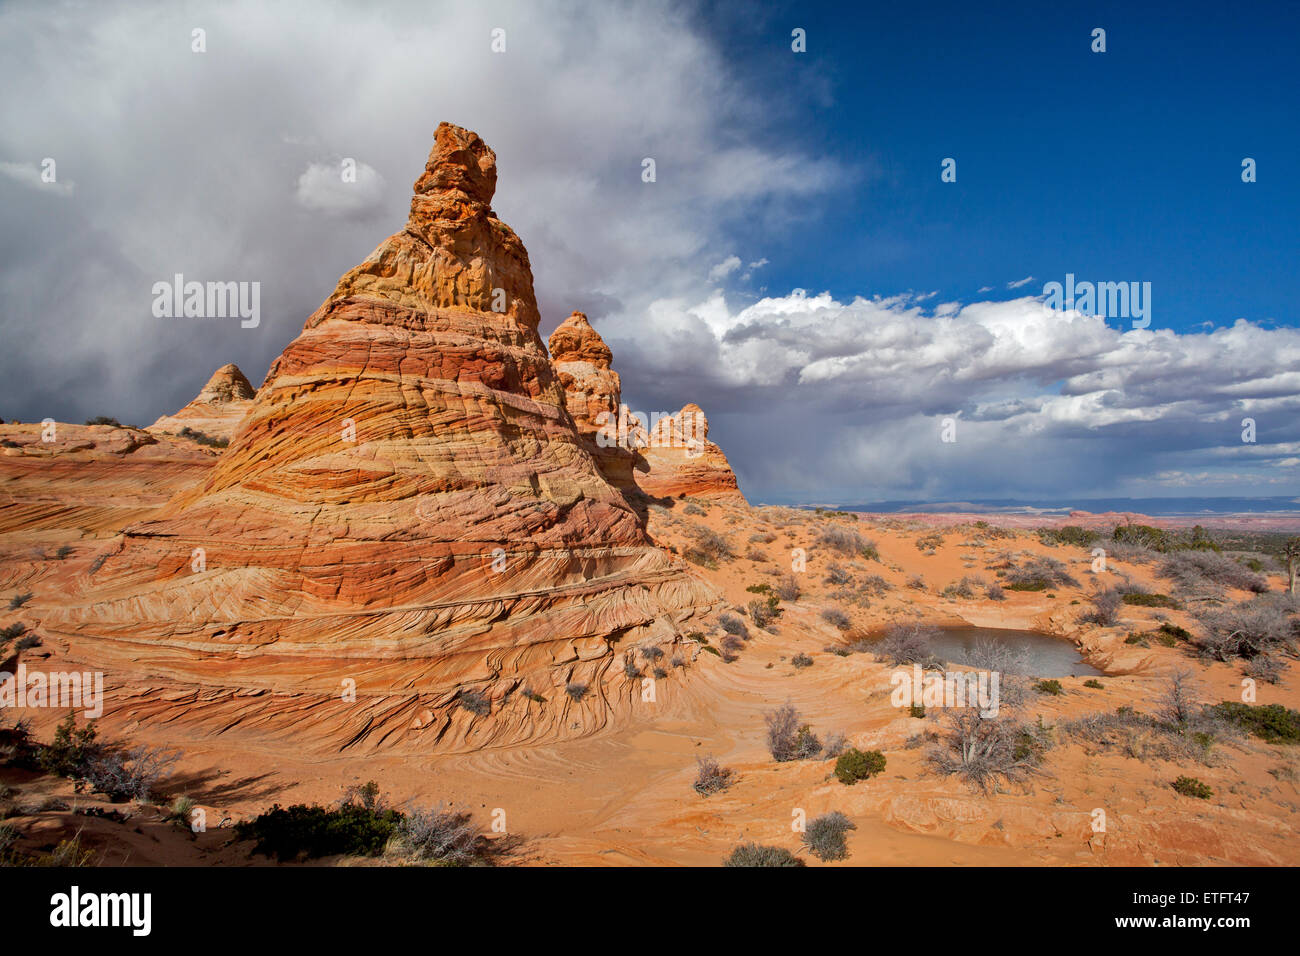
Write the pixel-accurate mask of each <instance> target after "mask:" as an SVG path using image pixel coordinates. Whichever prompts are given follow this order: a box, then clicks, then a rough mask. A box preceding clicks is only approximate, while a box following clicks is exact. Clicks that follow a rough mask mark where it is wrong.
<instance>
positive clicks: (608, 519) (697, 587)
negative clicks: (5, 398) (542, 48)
mask: <svg viewBox="0 0 1300 956" xmlns="http://www.w3.org/2000/svg"><path fill="white" fill-rule="evenodd" d="M496 178H497V168H496V156H495V154H494V153H493V152H492V150H491V149H489V148H488V147H487V145H486V144H485V143H484V142H483V141H482V140H481V139H480V138H479V137H478V136H477V135H475V134H474V133H471V132H469V131H468V130H464V129H460V128H459V127H455V126H451V125H448V124H443V125H441V126H439V127H438V130H437V133H436V135H435V142H434V146H433V149H432V152H431V153H430V155H429V160H428V163H427V164H426V166H425V170H424V173H423V174H422V175H421V176H420V177H419V179H418V180H417V181H416V183H415V193H414V196H413V197H412V199H411V210H410V217H409V218H408V220H407V222H406V225H405V228H403V229H402V230H401V231H400V232H398V233H396V234H394V235H392V236H390V237H389V238H387V239H385V240H384V241H383V242H382V243H380V245H379V247H378V248H377V249H376V250H375V251H374V252H373V253H371V254H370V255H369V256H368V257H367V258H366V259H365V261H364V262H362V263H361V264H360V265H358V266H357V267H356V268H354V269H352V270H351V271H350V272H348V273H347V274H346V275H344V276H343V278H342V279H341V280H340V281H339V283H338V286H337V288H336V289H335V290H334V292H333V293H332V294H331V295H330V296H329V298H327V299H326V300H325V302H324V303H323V304H322V305H321V307H320V308H319V309H317V311H316V312H315V313H314V314H313V315H312V316H311V317H310V318H309V319H308V320H307V322H306V325H305V326H304V328H303V331H302V333H301V334H300V335H299V336H298V338H296V339H295V340H294V341H293V342H291V343H290V344H289V345H288V347H287V348H285V350H284V352H283V353H282V354H281V355H280V357H279V358H278V359H276V360H275V362H274V363H273V364H272V365H271V368H270V371H269V372H268V374H267V377H266V380H265V382H264V383H263V384H262V386H261V387H260V388H259V389H258V390H257V392H256V395H255V396H249V397H248V398H245V397H243V395H242V394H240V395H239V396H238V397H237V398H236V399H235V400H238V401H246V402H247V404H248V407H247V408H246V409H245V410H244V412H243V414H242V416H241V417H240V419H239V422H238V424H237V426H236V427H234V428H233V429H232V432H231V434H230V443H229V447H228V448H226V450H225V451H224V452H222V453H221V454H220V456H219V458H217V460H216V463H215V465H214V466H212V467H211V468H210V470H209V471H208V472H207V473H206V476H205V477H204V479H203V480H202V482H201V483H197V484H195V485H193V486H192V487H189V488H188V489H182V490H181V491H180V493H178V494H177V495H176V496H175V497H174V498H173V499H172V500H171V501H170V502H168V503H167V504H166V505H165V506H163V507H161V509H159V510H158V511H157V512H155V513H153V514H152V515H151V516H150V517H148V518H146V519H145V520H141V521H138V522H137V523H135V524H132V525H130V526H128V527H126V528H125V530H124V532H123V533H122V534H121V535H120V536H118V537H116V538H114V539H112V540H111V541H110V542H108V543H107V544H106V545H105V546H104V548H103V550H102V553H101V554H100V555H98V556H97V559H96V566H95V569H94V571H93V573H88V574H86V575H84V578H83V580H80V581H78V582H76V583H75V586H73V587H71V589H70V592H69V603H68V604H67V605H65V606H60V607H52V608H49V609H48V611H47V612H45V613H44V619H43V627H44V628H45V629H46V631H47V632H48V633H50V634H51V635H52V637H55V638H56V639H57V640H59V641H61V642H66V645H67V648H68V653H69V654H70V655H72V656H75V657H77V658H79V659H81V660H84V661H86V662H88V663H89V664H92V665H95V666H100V667H102V668H104V669H105V671H106V672H107V674H108V675H109V676H108V677H107V680H108V683H109V685H110V687H111V688H114V690H113V694H114V695H115V699H114V700H113V701H112V702H111V703H110V705H109V706H110V709H112V710H114V715H115V717H117V718H118V719H131V720H133V719H141V720H151V719H156V720H163V721H167V722H169V723H173V724H174V725H175V726H176V727H178V728H182V727H188V728H192V729H193V732H195V733H215V732H220V733H228V734H245V735H248V736H249V737H250V738H256V739H257V740H258V741H263V742H264V741H274V740H276V739H282V740H284V741H292V742H294V745H295V746H297V745H301V746H314V747H319V748H323V749H326V750H338V749H344V748H364V749H372V748H381V747H382V748H393V747H395V748H404V749H411V750H421V749H427V748H431V747H437V748H439V749H465V748H470V747H475V746H482V745H484V744H498V743H510V742H517V741H522V740H528V739H533V738H537V737H555V736H566V735H568V736H571V735H578V734H583V733H589V732H591V731H593V730H595V729H598V728H599V727H601V726H603V725H604V724H606V723H607V722H608V721H610V720H613V719H617V717H618V716H619V715H620V714H621V713H623V712H625V711H627V710H628V709H629V708H630V707H631V706H632V700H631V693H630V692H628V691H627V690H626V688H625V687H622V685H621V684H620V685H619V689H618V690H617V691H616V690H615V689H614V686H613V682H612V681H610V680H607V679H606V678H607V677H610V676H612V675H613V674H614V672H615V670H616V669H617V665H616V663H615V662H616V660H617V659H618V657H619V656H620V655H621V652H622V648H621V647H619V646H618V645H619V644H620V643H621V642H626V641H635V642H637V643H645V642H658V643H662V644H664V645H667V644H671V643H673V642H675V641H677V640H678V638H679V635H680V634H681V632H682V625H683V624H684V623H685V622H686V621H687V620H689V619H691V618H693V617H696V616H698V615H699V614H702V613H703V612H704V611H706V610H707V609H709V608H710V607H711V605H713V604H714V603H715V601H716V597H715V594H714V592H713V591H712V589H711V588H709V587H708V586H707V585H705V584H704V583H702V582H701V581H700V580H699V579H697V578H696V577H694V576H692V575H691V574H690V573H689V572H688V571H687V570H686V569H685V567H684V566H683V565H682V564H681V563H680V562H678V561H677V560H676V559H675V558H673V557H672V556H671V555H669V554H668V553H667V552H665V551H663V550H660V549H659V548H657V547H655V546H654V545H653V544H652V542H650V541H649V540H648V538H647V537H646V534H645V531H644V527H643V522H642V520H641V518H640V517H639V516H638V514H637V513H636V511H635V510H634V509H633V507H632V506H631V505H630V504H629V503H628V501H627V500H626V498H625V495H624V492H623V491H622V490H621V489H619V488H616V487H614V486H613V485H611V484H610V482H609V481H608V480H607V479H606V477H605V476H604V475H602V473H601V470H600V468H599V467H598V466H597V464H596V461H595V459H594V458H593V455H592V453H591V452H590V450H589V443H588V442H587V441H586V440H585V439H584V438H583V437H582V436H581V435H580V433H579V430H578V428H577V426H575V422H574V414H571V410H570V409H569V408H568V407H567V406H566V396H565V389H564V385H563V384H562V382H561V376H560V374H557V370H556V366H555V365H554V364H553V363H552V361H551V358H550V356H549V355H548V354H547V350H546V348H545V346H544V345H543V343H542V341H541V339H540V337H539V335H538V331H537V329H538V312H537V304H536V301H535V299H534V295H533V278H532V272H531V270H530V267H529V261H528V253H527V251H526V250H525V249H524V246H523V243H522V242H521V241H520V240H519V237H518V236H516V235H515V233H514V232H513V231H512V230H511V229H510V227H509V226H507V225H506V224H505V223H503V222H502V221H501V220H500V219H498V218H497V217H496V215H495V213H493V211H492V208H491V206H490V202H491V200H492V196H493V192H494V189H495V186H496ZM597 338H598V337H597ZM601 344H602V345H603V343H601ZM607 351H608V350H606V352H607ZM219 374H220V373H219ZM240 378H242V376H240ZM616 381H617V379H616V378H615V382H616ZM210 385H211V383H210ZM206 391H208V390H207V389H205V392H206ZM237 391H238V392H241V393H242V392H243V391H244V390H243V389H233V388H232V391H231V394H232V395H234V394H235V392H237ZM202 398H203V396H202V395H200V399H202ZM596 400H597V399H596V398H594V397H593V403H594V402H595V401H596ZM197 401H198V400H196V402H197ZM192 404H193V403H192ZM206 404H213V403H210V402H209V403H206ZM190 407H191V406H187V408H190ZM576 412H577V414H578V415H579V416H585V414H586V410H585V409H577V410H576ZM180 417H181V416H180V415H179V414H178V416H176V418H178V419H179V418H180ZM570 683H582V684H587V685H588V687H589V690H588V693H587V694H586V695H583V696H582V697H581V699H578V700H575V699H574V695H569V694H566V693H564V688H565V687H566V685H568V684H570ZM526 692H527V693H526ZM539 698H544V699H545V703H542V702H541V701H540V700H539Z"/></svg>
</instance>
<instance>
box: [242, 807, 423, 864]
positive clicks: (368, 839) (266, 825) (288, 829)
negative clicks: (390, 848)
mask: <svg viewBox="0 0 1300 956" xmlns="http://www.w3.org/2000/svg"><path fill="white" fill-rule="evenodd" d="M402 819H403V817H402V814H401V813H398V812H397V811H396V810H392V809H388V808H386V807H383V806H378V807H367V806H364V805H363V804H362V803H359V802H355V801H349V802H346V803H344V804H342V805H341V806H339V807H338V808H337V809H334V810H330V809H327V808H326V807H322V806H319V805H312V806H308V805H306V804H301V803H300V804H295V805H294V806H291V807H281V806H280V805H279V804H275V805H274V806H272V807H271V809H270V810H268V811H267V812H266V813H263V814H261V815H260V816H258V817H256V818H254V819H252V820H248V821H245V822H243V823H240V824H238V825H237V826H236V827H235V835H236V836H237V837H238V838H239V839H241V840H256V841H257V842H256V844H255V845H254V847H253V852H254V853H261V854H262V855H264V856H274V857H275V858H276V859H277V860H281V861H285V860H298V859H314V858H316V857H321V856H334V855H336V854H343V855H346V856H378V855H379V854H380V853H382V852H383V850H384V847H385V846H386V845H387V843H388V841H389V839H390V838H391V837H392V836H393V835H394V833H395V832H396V831H397V827H398V824H400V823H401V822H402Z"/></svg>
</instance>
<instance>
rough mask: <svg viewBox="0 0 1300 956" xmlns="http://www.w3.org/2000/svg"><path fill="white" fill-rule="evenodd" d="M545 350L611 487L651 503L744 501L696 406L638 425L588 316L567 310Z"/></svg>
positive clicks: (577, 422) (729, 468)
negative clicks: (663, 500)
mask: <svg viewBox="0 0 1300 956" xmlns="http://www.w3.org/2000/svg"><path fill="white" fill-rule="evenodd" d="M550 349H551V358H552V360H553V361H554V362H555V368H556V370H557V371H558V373H559V376H560V381H561V383H562V384H563V385H564V388H565V393H566V398H567V402H568V406H569V411H570V413H571V414H572V415H573V420H574V423H575V424H576V425H577V426H578V431H579V433H580V434H581V435H582V437H583V439H584V442H585V443H586V446H587V448H588V450H589V451H591V453H592V455H593V457H595V459H596V462H597V464H598V465H599V466H600V469H601V472H602V473H603V474H604V475H605V477H606V478H608V479H609V481H610V482H611V483H612V484H614V485H615V486H616V487H618V488H621V489H623V490H624V491H628V492H636V493H639V494H643V495H649V496H651V497H656V498H677V497H681V496H687V497H704V498H737V499H740V500H743V498H742V496H741V494H740V489H739V487H738V486H737V483H736V475H735V473H734V472H733V471H732V470H731V465H730V464H729V463H728V461H727V456H726V455H724V454H723V453H722V449H721V448H719V447H718V446H717V445H716V444H714V443H713V442H711V441H709V422H708V419H707V418H705V417H704V412H703V410H702V409H701V408H700V407H699V406H698V405H695V404H693V403H692V404H689V405H687V406H685V407H684V408H683V409H682V410H681V411H679V412H677V413H676V414H674V415H666V416H663V417H660V418H656V419H654V420H647V421H644V422H642V421H640V420H639V419H638V418H636V417H635V416H634V414H633V413H632V412H631V411H630V410H629V409H628V408H627V407H626V406H624V405H623V404H622V386H621V383H620V381H619V377H618V373H617V372H615V371H614V370H613V368H611V364H612V362H613V355H612V353H611V352H610V349H609V346H607V345H606V344H605V340H604V339H602V338H601V337H600V334H599V333H598V332H597V331H596V330H595V329H594V328H592V326H591V323H590V322H589V321H588V319H587V316H585V315H584V314H583V313H581V312H574V313H573V314H572V315H570V316H569V317H568V318H567V319H565V320H564V321H563V322H561V323H560V325H559V326H558V327H557V328H556V329H555V331H554V332H552V333H551V339H550Z"/></svg>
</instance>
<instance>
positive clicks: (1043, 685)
mask: <svg viewBox="0 0 1300 956" xmlns="http://www.w3.org/2000/svg"><path fill="white" fill-rule="evenodd" d="M1034 690H1036V691H1038V692H1039V693H1040V694H1050V695H1051V696H1053V697H1059V696H1061V695H1062V694H1064V693H1065V689H1064V688H1063V687H1061V682H1060V681H1059V680H1040V681H1039V682H1038V683H1037V684H1035V685H1034Z"/></svg>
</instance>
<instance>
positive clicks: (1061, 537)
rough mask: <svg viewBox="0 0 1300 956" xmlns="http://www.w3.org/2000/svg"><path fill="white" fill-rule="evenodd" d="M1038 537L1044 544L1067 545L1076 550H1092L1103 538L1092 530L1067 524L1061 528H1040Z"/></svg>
mask: <svg viewBox="0 0 1300 956" xmlns="http://www.w3.org/2000/svg"><path fill="white" fill-rule="evenodd" d="M1038 537H1039V540H1041V541H1042V542H1043V543H1044V544H1065V545H1071V546H1073V547H1076V548H1091V547H1092V546H1093V545H1094V544H1096V543H1097V539H1098V538H1100V537H1101V535H1099V534H1098V533H1097V532H1096V531H1093V530H1092V529H1091V528H1081V527H1079V526H1078V525H1072V524H1067V525H1064V526H1063V527H1060V528H1039V529H1038Z"/></svg>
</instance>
